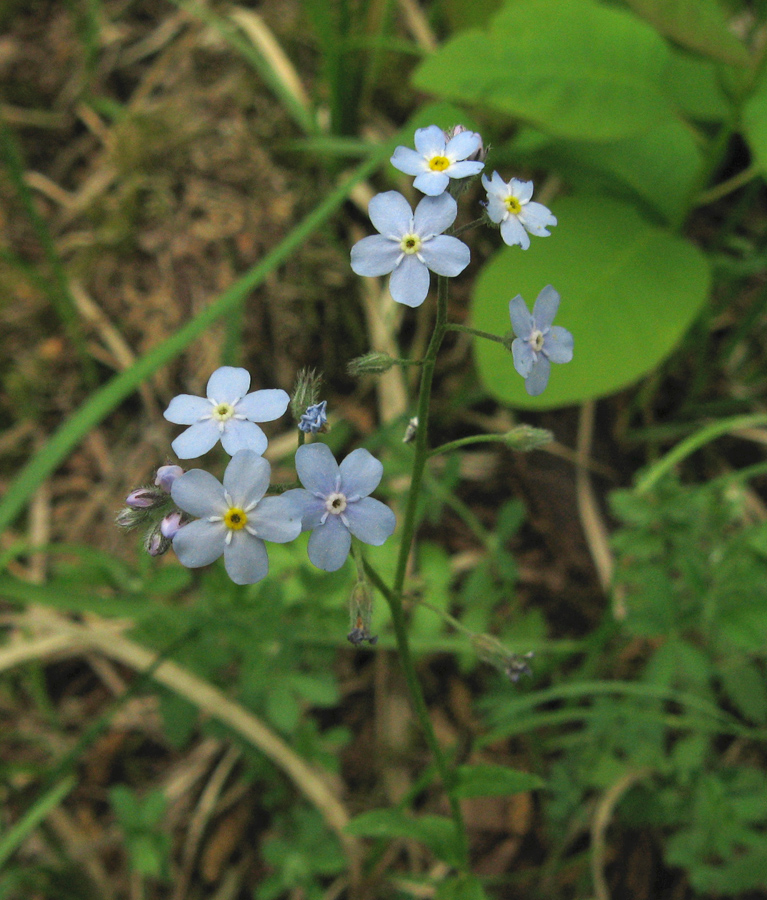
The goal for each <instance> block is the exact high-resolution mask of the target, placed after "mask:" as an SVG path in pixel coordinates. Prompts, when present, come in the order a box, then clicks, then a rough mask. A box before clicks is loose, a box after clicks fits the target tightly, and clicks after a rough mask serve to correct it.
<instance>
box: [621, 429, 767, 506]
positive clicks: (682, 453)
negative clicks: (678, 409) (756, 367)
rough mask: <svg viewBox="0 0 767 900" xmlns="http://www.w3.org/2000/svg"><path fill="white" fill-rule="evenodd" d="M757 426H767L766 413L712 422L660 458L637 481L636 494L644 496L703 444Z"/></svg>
mask: <svg viewBox="0 0 767 900" xmlns="http://www.w3.org/2000/svg"><path fill="white" fill-rule="evenodd" d="M759 425H767V413H754V414H753V415H750V416H733V417H732V418H729V419H722V420H721V421H719V422H712V423H711V424H710V425H706V426H705V427H704V428H701V429H700V431H696V432H695V434H691V435H690V437H688V438H686V439H685V440H683V441H682V442H681V443H679V444H677V445H676V447H674V449H673V450H670V451H669V452H668V453H667V454H666V455H665V456H663V457H661V458H660V459H659V460H658V461H657V462H656V463H655V464H654V465H653V466H651V467H650V469H649V470H648V471H647V472H645V474H644V475H643V476H642V477H641V478H640V479H639V481H638V482H637V486H636V492H637V494H646V493H647V492H648V491H649V490H651V489H652V488H653V487H655V485H656V484H657V483H658V482H659V481H660V480H661V478H663V476H664V475H666V474H667V473H668V472H670V471H671V470H672V469H673V468H674V466H675V465H676V464H677V463H680V462H681V461H682V460H683V459H686V458H687V457H688V456H690V454H692V453H694V452H695V451H696V450H699V449H700V448H701V447H703V446H704V445H705V444H708V443H710V442H711V441H713V440H715V439H716V438H718V437H721V436H722V435H724V434H730V433H731V432H733V431H740V430H741V429H743V428H756V427H758V426H759Z"/></svg>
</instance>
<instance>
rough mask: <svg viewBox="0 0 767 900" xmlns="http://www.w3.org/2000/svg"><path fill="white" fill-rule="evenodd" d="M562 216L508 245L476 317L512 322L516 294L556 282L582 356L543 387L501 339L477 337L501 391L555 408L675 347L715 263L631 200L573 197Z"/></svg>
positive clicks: (489, 383) (563, 316) (632, 373)
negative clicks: (548, 231)
mask: <svg viewBox="0 0 767 900" xmlns="http://www.w3.org/2000/svg"><path fill="white" fill-rule="evenodd" d="M554 211H555V213H556V215H557V218H558V220H559V224H558V226H557V228H556V229H555V230H554V232H553V234H552V236H551V237H549V238H543V239H538V240H534V241H533V244H532V246H531V247H530V249H529V250H527V251H521V250H519V248H517V247H504V248H503V249H502V250H501V251H500V252H499V253H497V254H496V255H495V256H493V257H492V259H491V260H490V261H489V262H488V263H487V264H486V265H485V266H484V268H483V269H482V271H481V272H480V275H479V277H478V279H477V281H476V284H475V288H474V297H473V301H472V324H473V325H474V326H475V327H476V328H479V329H481V330H482V331H488V332H492V333H495V334H505V333H506V332H508V331H509V330H510V325H511V323H510V320H509V309H508V304H509V300H511V298H512V297H513V296H514V294H517V293H520V294H522V296H523V297H524V298H525V300H526V301H527V303H528V306H529V307H531V308H532V305H533V301H534V300H535V298H536V296H537V295H538V294H539V292H540V291H541V289H542V288H544V287H545V286H546V285H547V284H552V285H554V287H555V288H556V289H557V291H559V293H560V295H561V297H562V304H561V306H560V309H559V314H558V316H557V319H556V324H558V325H562V326H564V327H565V328H568V329H569V330H570V331H571V332H572V333H573V337H574V339H575V357H574V359H573V361H572V362H571V363H568V364H567V365H562V366H557V365H554V366H552V370H553V371H552V374H551V380H550V382H549V385H548V387H547V388H546V390H545V391H544V393H543V394H542V395H541V396H540V397H530V396H528V394H527V393H526V391H525V388H524V381H523V379H522V378H520V376H519V375H518V374H517V373H516V371H515V370H514V366H513V363H512V358H511V354H510V353H509V352H508V351H507V350H505V349H504V348H503V347H502V346H501V345H500V344H497V343H495V342H489V341H484V340H481V339H477V340H476V342H475V354H476V360H477V366H478V369H479V374H480V377H481V379H482V381H483V383H484V385H485V387H486V388H487V390H488V391H489V392H490V393H491V394H492V395H493V396H494V397H497V398H498V399H499V400H501V401H503V402H504V403H508V404H509V405H511V406H516V407H520V408H524V409H550V408H552V407H557V406H564V405H566V404H569V403H581V402H583V401H584V400H588V399H591V398H593V397H601V396H605V395H606V394H611V393H613V392H615V391H617V390H619V389H620V388H623V387H625V386H626V385H628V384H631V383H632V382H634V381H636V380H637V379H638V378H640V377H641V376H643V375H645V374H646V373H648V372H650V371H652V369H654V368H655V367H656V366H657V365H658V364H659V363H660V362H662V361H663V360H664V359H665V358H666V357H667V356H669V355H670V353H671V352H672V350H673V349H674V346H675V345H676V344H677V343H678V341H679V340H680V338H681V337H682V335H683V334H684V332H685V331H686V330H687V328H689V326H690V325H691V323H692V322H693V320H694V319H695V317H696V315H697V314H698V312H699V311H700V309H701V307H702V306H703V304H704V302H705V301H706V298H707V296H708V289H709V278H710V275H709V265H708V261H707V260H706V258H705V257H704V256H703V254H702V253H701V252H700V251H699V250H698V249H697V247H695V246H693V245H692V244H690V243H688V242H687V241H685V240H684V239H682V238H681V237H678V236H677V235H674V234H672V233H670V232H666V231H663V230H661V229H659V228H654V227H652V226H651V225H649V224H647V222H645V221H644V220H643V219H642V218H640V216H639V215H638V214H637V212H636V211H635V210H634V209H633V208H632V207H629V206H626V205H624V204H621V203H618V202H616V201H614V200H608V199H607V198H604V197H603V198H599V197H587V196H573V197H568V198H563V199H562V200H560V201H559V203H558V204H557V205H556V207H555V209H554Z"/></svg>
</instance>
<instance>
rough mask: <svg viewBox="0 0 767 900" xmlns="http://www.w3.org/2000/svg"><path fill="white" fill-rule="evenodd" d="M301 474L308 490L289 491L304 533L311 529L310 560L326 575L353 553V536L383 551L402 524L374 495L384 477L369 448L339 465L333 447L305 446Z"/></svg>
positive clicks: (286, 497)
mask: <svg viewBox="0 0 767 900" xmlns="http://www.w3.org/2000/svg"><path fill="white" fill-rule="evenodd" d="M296 471H297V472H298V477H299V479H300V481H301V484H303V486H304V488H305V490H304V489H302V488H297V489H295V490H292V491H286V492H285V493H284V494H283V495H282V497H283V499H284V500H286V501H288V502H290V503H292V504H293V506H294V508H295V509H296V510H297V511H298V515H299V516H300V517H301V525H302V530H303V531H311V532H312V534H311V537H310V538H309V559H310V560H311V561H312V562H313V563H314V565H315V566H317V568H318V569H323V570H324V571H326V572H335V571H336V569H340V568H341V566H342V565H343V564H344V562H345V561H346V557H347V556H348V555H349V548H350V547H351V542H352V535H354V537H356V538H359V540H361V541H362V542H363V543H365V544H373V545H374V546H376V547H378V546H380V545H381V544H383V542H384V541H385V540H386V539H387V538H388V537H390V536H391V534H392V532H393V531H394V526H395V524H396V522H395V518H394V513H393V512H392V511H391V510H390V509H389V507H388V506H386V505H385V504H383V503H381V502H380V501H379V500H375V499H374V498H373V497H369V496H368V494H370V493H372V491H374V490H375V489H376V488H377V487H378V483H379V481H380V480H381V475H382V474H383V466H382V465H381V463H380V462H379V461H378V460H377V459H376V458H375V457H374V456H372V455H371V454H370V453H368V451H367V450H364V449H362V448H360V449H359V450H354V451H353V452H352V453H350V454H349V455H348V456H347V457H346V459H344V461H343V462H342V463H341V465H340V466H339V465H338V463H337V462H336V460H335V457H334V456H333V454H332V452H331V451H330V448H329V447H328V446H327V444H320V443H317V444H304V445H303V446H302V447H299V448H298V450H297V451H296Z"/></svg>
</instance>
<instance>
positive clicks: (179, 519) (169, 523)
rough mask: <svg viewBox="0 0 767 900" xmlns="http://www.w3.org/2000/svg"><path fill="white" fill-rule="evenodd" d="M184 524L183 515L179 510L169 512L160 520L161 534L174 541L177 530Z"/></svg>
mask: <svg viewBox="0 0 767 900" xmlns="http://www.w3.org/2000/svg"><path fill="white" fill-rule="evenodd" d="M183 524H184V522H183V516H182V514H181V513H180V512H179V511H178V510H176V511H175V512H172V513H169V514H168V515H167V516H165V518H164V519H163V520H162V521H161V522H160V534H162V536H163V537H165V538H167V539H168V540H169V541H172V540H173V538H174V537H175V536H176V532H177V531H178V530H179V528H181V526H182V525H183Z"/></svg>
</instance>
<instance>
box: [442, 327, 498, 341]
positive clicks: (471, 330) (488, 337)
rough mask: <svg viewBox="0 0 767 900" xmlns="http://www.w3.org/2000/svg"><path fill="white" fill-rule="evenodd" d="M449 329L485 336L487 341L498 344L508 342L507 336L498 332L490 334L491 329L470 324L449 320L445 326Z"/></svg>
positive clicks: (475, 335)
mask: <svg viewBox="0 0 767 900" xmlns="http://www.w3.org/2000/svg"><path fill="white" fill-rule="evenodd" d="M445 328H446V330H447V331H460V332H462V333H463V334H471V335H474V337H481V338H485V340H487V341H495V342H496V344H504V345H505V344H506V338H505V337H501V336H500V335H498V334H490V332H489V331H480V330H479V329H478V328H469V326H468V325H457V324H456V323H455V322H448V324H447V325H446V326H445Z"/></svg>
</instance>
